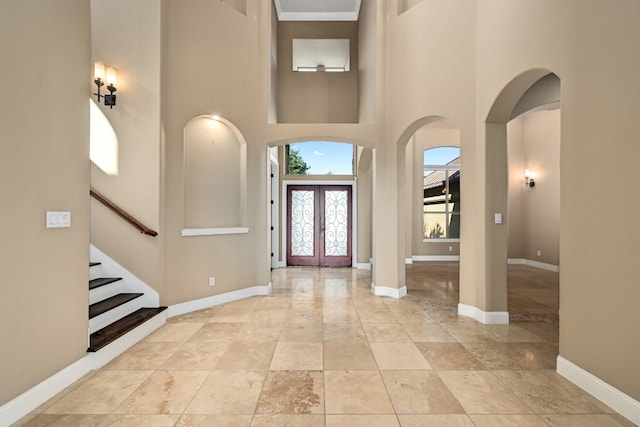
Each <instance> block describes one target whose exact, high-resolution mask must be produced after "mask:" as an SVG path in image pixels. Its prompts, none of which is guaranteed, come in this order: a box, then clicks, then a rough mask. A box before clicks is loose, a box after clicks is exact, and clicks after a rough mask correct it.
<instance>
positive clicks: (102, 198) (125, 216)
mask: <svg viewBox="0 0 640 427" xmlns="http://www.w3.org/2000/svg"><path fill="white" fill-rule="evenodd" d="M89 194H91V197H93V198H94V199H96V200H97V201H99V202H100V203H102V204H103V205H105V206H106V207H108V208H109V209H111V210H112V211H113V212H114V213H115V214H116V215H118V216H119V217H120V218H122V219H124V220H125V221H127V222H128V223H129V224H131V225H133V226H134V227H135V228H136V229H137V230H138V231H139V232H141V233H143V234H146V235H147V236H153V237H155V236H157V235H158V232H157V231H155V230H152V229H151V228H149V227H147V226H146V225H144V224H143V223H141V222H140V221H138V220H137V219H135V218H134V217H132V216H131V215H129V214H128V213H127V212H125V211H124V210H123V209H122V208H121V207H120V206H118V205H116V204H115V203H113V202H112V201H111V200H109V199H107V198H106V197H105V196H103V195H102V194H100V193H98V192H97V191H96V190H94V189H93V188H89Z"/></svg>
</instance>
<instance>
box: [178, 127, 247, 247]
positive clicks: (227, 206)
mask: <svg viewBox="0 0 640 427" xmlns="http://www.w3.org/2000/svg"><path fill="white" fill-rule="evenodd" d="M246 147H247V144H246V141H245V139H244V137H243V136H242V134H241V133H240V131H239V130H238V128H236V127H235V126H234V125H233V124H232V123H231V122H229V121H228V120H225V119H222V118H217V117H215V116H211V115H203V116H198V117H195V118H194V119H192V120H191V121H189V123H187V125H186V126H185V128H184V148H183V149H184V227H185V229H188V230H209V232H206V231H204V232H202V233H195V234H196V235H199V234H228V233H229V232H233V230H235V231H236V232H238V229H243V228H244V227H245V225H246V218H247V212H246V206H247V202H246V194H247V177H246V175H247V174H246V170H247V167H246V163H247V162H246V157H247V155H246V151H247V150H246ZM216 229H219V230H218V232H215V230H216ZM185 231H186V230H183V235H193V234H194V233H191V234H189V233H185ZM240 232H243V231H240ZM244 232H246V231H244Z"/></svg>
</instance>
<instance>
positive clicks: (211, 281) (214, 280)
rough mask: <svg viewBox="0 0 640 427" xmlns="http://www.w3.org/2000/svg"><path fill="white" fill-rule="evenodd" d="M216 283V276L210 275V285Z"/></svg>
mask: <svg viewBox="0 0 640 427" xmlns="http://www.w3.org/2000/svg"><path fill="white" fill-rule="evenodd" d="M215 285H216V278H215V277H209V286H215Z"/></svg>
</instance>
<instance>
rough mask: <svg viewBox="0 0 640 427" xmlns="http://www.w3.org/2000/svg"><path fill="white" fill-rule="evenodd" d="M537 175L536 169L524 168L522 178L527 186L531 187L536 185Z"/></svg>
mask: <svg viewBox="0 0 640 427" xmlns="http://www.w3.org/2000/svg"><path fill="white" fill-rule="evenodd" d="M537 176H538V174H537V173H536V171H534V170H532V169H525V171H524V180H525V182H526V183H527V185H528V186H529V188H533V187H535V186H536V181H535V180H536V177H537Z"/></svg>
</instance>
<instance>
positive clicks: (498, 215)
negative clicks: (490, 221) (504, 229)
mask: <svg viewBox="0 0 640 427" xmlns="http://www.w3.org/2000/svg"><path fill="white" fill-rule="evenodd" d="M494 222H495V223H496V224H502V214H501V213H499V212H498V213H495V214H494Z"/></svg>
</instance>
